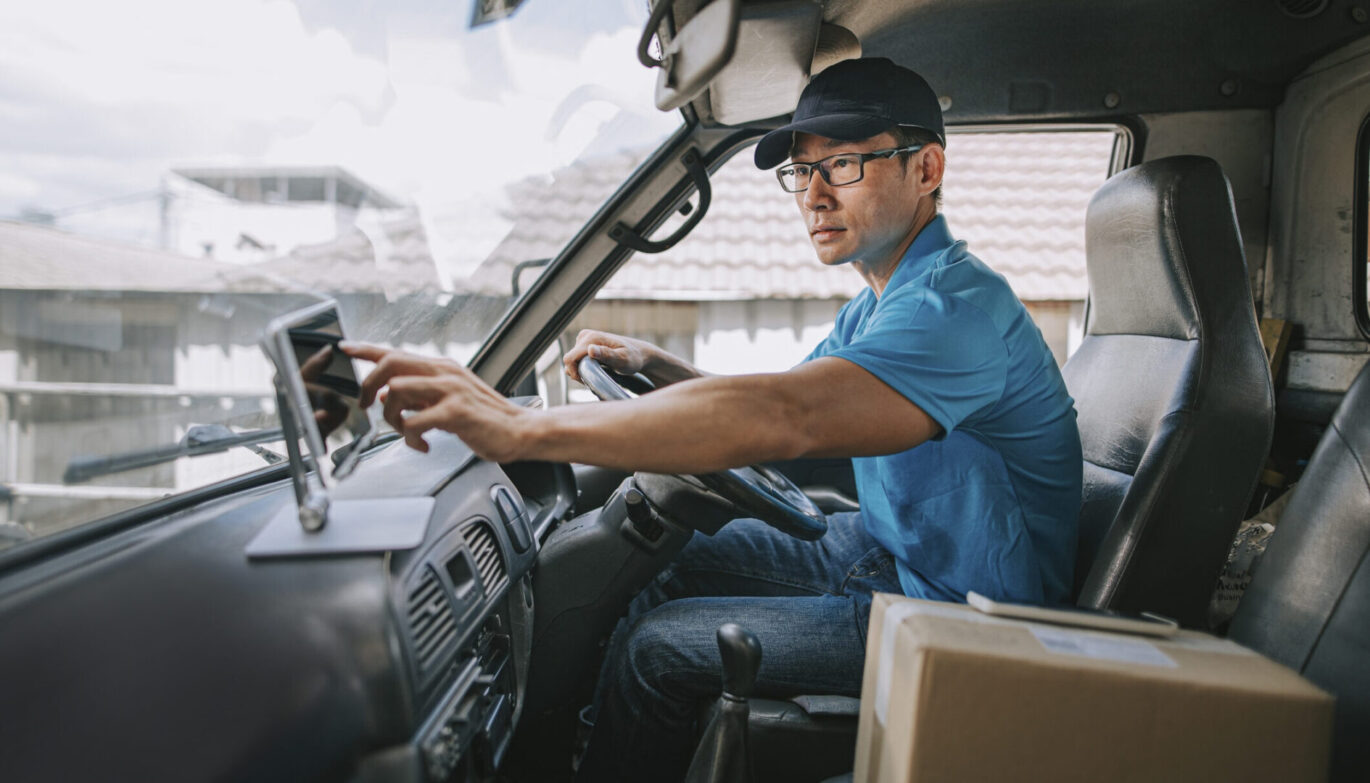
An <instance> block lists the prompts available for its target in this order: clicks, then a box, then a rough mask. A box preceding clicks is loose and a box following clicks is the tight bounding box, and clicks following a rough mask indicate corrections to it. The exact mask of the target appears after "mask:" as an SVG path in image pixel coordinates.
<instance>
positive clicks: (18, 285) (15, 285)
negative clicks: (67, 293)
mask: <svg viewBox="0 0 1370 783" xmlns="http://www.w3.org/2000/svg"><path fill="white" fill-rule="evenodd" d="M236 271H237V270H236V269H235V268H234V267H233V266H232V265H231V264H223V263H219V262H216V261H211V260H209V259H204V258H195V257H193V256H185V255H181V254H180V253H173V252H171V251H167V250H154V249H149V248H145V247H142V246H139V245H134V244H129V243H124V242H115V241H111V240H105V239H90V238H87V237H81V236H76V235H75V234H68V233H66V232H65V231H59V230H58V229H55V228H49V227H47V226H39V225H34V224H31V223H17V222H12V221H0V289H9V290H16V289H17V290H71V289H76V288H79V289H84V290H99V291H221V290H223V289H224V280H225V277H226V276H228V277H231V276H232V275H234V273H235V272H236Z"/></svg>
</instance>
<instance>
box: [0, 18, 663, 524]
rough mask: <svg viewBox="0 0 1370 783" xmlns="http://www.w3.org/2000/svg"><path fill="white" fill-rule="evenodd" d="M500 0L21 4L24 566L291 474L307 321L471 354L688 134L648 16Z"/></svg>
mask: <svg viewBox="0 0 1370 783" xmlns="http://www.w3.org/2000/svg"><path fill="white" fill-rule="evenodd" d="M490 5H491V4H490V3H482V2H479V0H475V2H474V3H473V2H443V3H432V2H418V1H415V2H387V3H372V2H363V1H362V0H354V1H351V2H332V1H331V0H327V1H326V0H298V1H297V2H290V1H288V0H210V1H209V2H197V3H180V2H174V1H172V0H127V1H126V2H121V3H114V4H110V3H99V2H94V1H93V0H85V1H84V2H79V1H78V2H62V1H61V0H53V1H52V2H43V3H9V4H5V5H3V6H0V117H3V119H0V548H4V547H5V546H8V545H12V544H14V543H16V542H22V541H25V540H30V539H33V538H38V537H42V536H45V535H50V534H52V533H55V532H58V531H60V530H63V529H66V528H70V527H72V526H75V525H79V524H82V523H84V522H87V521H89V520H92V519H95V518H98V517H101V516H105V515H107V514H110V513H113V512H116V511H120V510H123V509H127V508H131V507H134V506H137V505H141V504H144V503H147V502H150V501H152V500H155V499H158V498H161V497H165V496H167V495H171V494H175V493H179V492H184V491H186V490H188V489H192V488H195V487H199V486H204V485H206V484H208V483H212V482H215V481H219V480H222V479H225V478H229V477H232V476H235V475H239V474H242V473H245V472H248V471H251V470H254V469H257V468H259V467H261V466H263V465H265V464H267V463H268V462H270V461H272V460H273V459H278V458H279V455H280V454H282V453H283V452H284V449H283V448H282V447H281V444H280V443H279V440H277V441H275V442H273V441H271V440H270V439H269V438H270V437H271V436H273V435H274V434H276V428H278V427H279V421H278V417H277V416H276V403H275V398H274V391H273V385H272V366H271V364H270V363H269V362H268V361H267V359H266V358H265V356H264V355H263V353H262V351H261V349H260V347H259V341H260V340H261V338H262V335H263V330H264V328H265V327H266V325H267V323H268V322H269V321H270V320H271V319H273V318H274V317H276V316H279V315H282V314H284V313H286V312H289V311H291V310H295V309H298V308H300V307H302V306H305V305H308V304H311V303H313V302H316V301H319V300H320V299H322V298H330V297H331V298H333V299H336V300H337V301H338V303H339V308H340V311H341V315H342V319H343V323H344V326H345V327H346V329H347V331H348V336H349V337H354V338H357V339H363V340H370V341H375V342H380V343H385V344H391V345H398V346H403V347H406V348H410V349H413V350H417V351H423V352H426V353H430V354H440V355H445V356H448V357H451V358H453V359H456V360H458V361H461V362H466V361H467V360H469V358H470V357H471V356H472V355H473V354H474V353H475V351H476V350H477V349H478V348H479V347H480V346H481V345H482V344H483V343H484V341H485V340H486V338H487V337H488V335H489V333H490V331H491V330H492V328H493V327H494V325H495V323H496V322H497V320H498V319H499V318H500V316H501V315H503V314H504V312H505V311H506V310H507V309H508V307H509V305H510V303H511V302H512V298H513V297H514V296H516V295H517V293H518V292H519V291H526V290H527V289H528V285H529V283H530V282H532V280H533V279H534V278H535V277H536V276H537V274H539V273H540V271H541V270H542V269H543V268H544V266H545V264H546V263H547V261H548V260H549V259H550V258H551V257H552V256H554V255H555V254H556V253H557V252H558V251H559V250H560V249H561V248H562V247H563V246H564V245H565V244H566V242H567V241H568V240H570V239H571V237H572V235H573V234H574V232H575V231H576V230H577V229H578V227H579V225H580V224H582V223H583V222H584V220H585V219H587V218H588V217H589V216H590V215H591V214H593V212H594V211H595V210H596V209H597V208H598V207H599V206H600V204H602V203H603V202H604V200H605V199H607V198H608V197H609V196H610V195H611V194H612V193H613V192H614V191H615V190H616V189H617V187H618V186H619V185H620V184H621V181H622V177H623V173H624V172H625V171H631V170H632V169H633V168H635V167H636V166H637V164H638V163H640V162H641V161H642V160H643V159H645V158H646V156H647V155H648V154H649V153H650V152H651V151H652V150H653V149H654V148H655V147H656V146H657V145H658V144H659V143H660V142H661V140H662V139H664V138H665V137H667V136H669V135H670V134H671V133H672V132H674V131H675V130H676V129H678V128H679V126H680V125H681V117H680V115H679V114H666V113H662V112H658V111H656V110H655V108H654V107H653V104H652V89H653V85H654V81H655V75H654V73H653V72H650V71H648V70H647V69H645V68H642V67H641V66H640V65H639V64H638V63H637V60H636V54H635V53H636V45H637V39H638V35H639V33H640V31H641V29H642V27H643V25H644V24H645V23H646V16H647V13H646V3H645V2H643V1H642V0H597V1H596V2H576V3H565V2H558V1H557V0H551V1H548V0H531V1H530V2H528V3H526V4H525V5H524V6H523V7H521V8H520V9H519V10H517V11H516V12H515V13H513V14H512V15H511V16H509V17H507V18H505V19H502V20H499V21H495V22H492V23H488V24H481V25H478V26H475V27H472V26H471V23H472V20H473V17H474V15H475V14H476V13H477V11H478V9H479V8H481V7H487V6H490ZM504 5H507V4H504ZM605 161H609V162H611V163H612V165H606V164H605ZM600 171H602V172H607V173H608V174H610V175H612V176H596V172H600ZM568 218H573V219H570V220H568ZM345 435H346V432H343V431H340V433H339V434H338V435H337V437H338V438H344V436H345ZM221 438H226V439H227V440H224V441H219V440H217V439H221ZM211 441H213V442H215V443H227V444H228V446H227V450H225V451H218V452H217V453H209V454H204V452H214V451H215V448H214V447H213V446H214V444H213V443H211ZM340 442H346V440H345V438H344V439H343V440H342V441H340ZM130 453H134V454H135V458H134V459H131V460H130V459H128V458H127V455H128V454H130ZM187 453H198V454H200V455H199V456H194V457H190V456H187ZM149 454H151V455H153V456H152V457H149V456H148V455H149ZM121 455H122V456H121ZM159 455H160V456H159ZM111 457H119V459H116V460H113V461H111V460H110V459H109V458H111ZM159 460H160V461H159ZM147 463H151V464H147Z"/></svg>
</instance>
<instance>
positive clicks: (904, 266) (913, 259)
mask: <svg viewBox="0 0 1370 783" xmlns="http://www.w3.org/2000/svg"><path fill="white" fill-rule="evenodd" d="M954 244H956V240H955V239H954V238H952V236H951V229H949V228H947V219H946V218H945V217H944V216H942V215H940V214H939V215H937V216H936V217H934V218H933V219H932V220H930V221H929V222H928V224H927V225H926V226H923V230H922V231H919V232H918V236H916V237H914V238H913V244H911V245H909V249H908V250H906V251H904V257H903V258H901V259H899V266H897V267H895V269H894V274H893V275H890V281H889V283H887V284H886V285H885V293H889V292H890V291H891V290H893V289H895V288H898V287H899V286H901V285H904V284H905V283H908V282H910V281H913V280H917V279H918V278H920V277H923V276H924V275H925V274H927V273H928V272H929V271H930V270H931V269H932V267H933V266H934V265H935V264H936V263H937V259H938V258H940V257H941V256H942V254H943V253H944V252H945V251H946V250H947V249H948V248H950V247H951V246H952V245H954Z"/></svg>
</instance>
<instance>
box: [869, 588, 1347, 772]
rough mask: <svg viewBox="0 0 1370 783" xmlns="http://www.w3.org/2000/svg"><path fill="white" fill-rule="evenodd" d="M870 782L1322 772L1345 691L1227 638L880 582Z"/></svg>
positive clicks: (872, 652)
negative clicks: (1035, 617)
mask: <svg viewBox="0 0 1370 783" xmlns="http://www.w3.org/2000/svg"><path fill="white" fill-rule="evenodd" d="M867 644H868V646H867V648H866V672H865V680H864V682H863V684H862V688H861V723H860V728H859V730H858V734H857V741H856V772H855V776H854V779H855V781H857V783H861V781H870V782H871V783H875V782H876V781H878V782H879V783H903V782H904V781H918V782H919V783H924V782H926V781H1005V780H1034V781H1035V780H1042V781H1075V780H1078V781H1110V783H1118V782H1122V781H1187V780H1192V781H1205V783H1209V782H1211V781H1224V780H1230V781H1241V783H1257V782H1258V781H1281V782H1282V783H1284V782H1287V781H1305V780H1307V781H1313V780H1325V779H1326V776H1327V764H1328V758H1329V753H1330V750H1331V736H1332V697H1331V696H1329V695H1328V694H1326V693H1324V692H1323V691H1321V690H1319V689H1318V688H1317V687H1315V686H1313V685H1312V684H1310V683H1309V682H1308V681H1306V680H1304V679H1303V678H1302V677H1300V676H1299V675H1298V674H1296V673H1294V672H1293V671H1291V670H1289V669H1287V668H1285V667H1283V666H1281V665H1279V664H1277V663H1275V662H1273V661H1271V660H1269V659H1267V658H1264V657H1262V656H1260V655H1257V654H1256V653H1254V652H1251V651H1250V650H1248V649H1246V648H1244V647H1241V646H1240V645H1237V644H1236V643H1234V642H1230V641H1227V640H1223V639H1217V638H1214V637H1212V636H1208V635H1206V634H1201V633H1196V632H1192V631H1182V632H1181V633H1180V634H1179V635H1177V636H1175V637H1173V638H1171V639H1157V638H1154V637H1145V636H1133V635H1127V634H1116V633H1103V632H1099V631H1089V630H1084V629H1079V628H1071V627H1067V626H1060V625H1051V624H1046V623H1034V622H1025V621H1021V620H1009V619H1004V618H998V617H991V616H989V615H985V614H981V613H980V612H978V611H976V610H975V609H972V608H970V607H968V606H964V605H960V604H945V603H935V602H931V601H918V600H914V599H910V598H904V597H903V596H894V595H885V594H880V595H877V596H876V597H875V603H874V605H873V606H872V609H871V620H870V635H869V639H868V643H867Z"/></svg>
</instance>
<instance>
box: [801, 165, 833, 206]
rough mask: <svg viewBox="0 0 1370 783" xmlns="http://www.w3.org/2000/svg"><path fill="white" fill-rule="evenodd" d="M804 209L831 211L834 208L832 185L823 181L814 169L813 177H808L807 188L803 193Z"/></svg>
mask: <svg viewBox="0 0 1370 783" xmlns="http://www.w3.org/2000/svg"><path fill="white" fill-rule="evenodd" d="M803 203H804V208H805V209H807V210H810V211H817V210H820V209H832V208H833V207H834V206H836V203H837V200H836V199H835V198H834V193H833V189H832V185H829V184H828V181H827V180H825V179H823V176H822V175H821V174H819V173H818V170H817V169H815V170H814V172H813V175H812V176H810V177H809V188H808V190H805V191H804V202H803Z"/></svg>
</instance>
